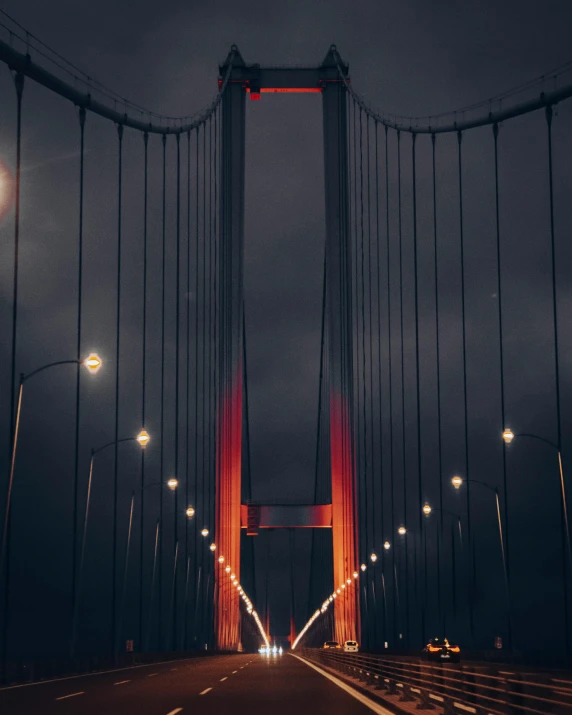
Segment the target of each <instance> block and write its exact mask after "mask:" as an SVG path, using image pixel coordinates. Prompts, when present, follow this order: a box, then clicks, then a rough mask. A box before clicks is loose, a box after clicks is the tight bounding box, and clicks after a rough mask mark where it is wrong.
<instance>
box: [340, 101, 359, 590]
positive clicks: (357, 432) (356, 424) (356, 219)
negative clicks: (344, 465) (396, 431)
mask: <svg viewBox="0 0 572 715" xmlns="http://www.w3.org/2000/svg"><path fill="white" fill-rule="evenodd" d="M356 107H357V104H356V102H355V100H354V102H353V126H352V129H353V150H354V151H353V160H354V161H353V163H354V265H355V268H354V269H353V270H355V291H354V301H355V314H356V317H357V315H358V309H359V292H358V284H359V281H358V276H359V273H358V238H357V237H358V209H357V205H358V203H357V201H358V199H357V187H358V180H357V122H356ZM353 327H354V326H353V325H352V328H353ZM353 343H354V338H353V336H352V344H353ZM354 365H355V366H356V377H355V380H356V383H357V384H356V386H355V387H356V389H355V397H354V399H355V418H354V419H355V426H356V436H357V439H356V443H355V450H356V457H355V459H354V463H355V469H356V481H357V485H358V508H359V513H360V514H361V512H362V492H361V489H360V473H361V468H360V467H361V449H360V448H359V447H360V445H359V444H358V440H359V434H360V422H361V420H360V411H359V397H360V391H359V370H357V366H358V365H359V323H358V321H357V320H356V321H355V362H354ZM360 524H361V519H360ZM362 532H363V529H362ZM366 553H367V546H366ZM335 585H336V586H337V585H338V584H335Z"/></svg>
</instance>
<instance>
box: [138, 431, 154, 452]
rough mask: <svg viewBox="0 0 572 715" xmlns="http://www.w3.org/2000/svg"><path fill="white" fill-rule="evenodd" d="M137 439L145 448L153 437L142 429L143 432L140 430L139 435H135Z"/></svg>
mask: <svg viewBox="0 0 572 715" xmlns="http://www.w3.org/2000/svg"><path fill="white" fill-rule="evenodd" d="M135 439H136V440H137V441H138V442H139V444H140V445H141V447H142V448H143V449H145V447H146V446H147V445H148V444H149V440H150V439H151V437H150V436H149V433H148V432H147V431H146V430H144V429H142V430H141V432H139V434H138V435H137V437H135Z"/></svg>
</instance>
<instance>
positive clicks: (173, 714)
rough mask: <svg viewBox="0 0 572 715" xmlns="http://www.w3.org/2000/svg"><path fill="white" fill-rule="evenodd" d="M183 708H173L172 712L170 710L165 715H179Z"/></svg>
mask: <svg viewBox="0 0 572 715" xmlns="http://www.w3.org/2000/svg"><path fill="white" fill-rule="evenodd" d="M182 709H183V708H175V709H174V710H171V712H170V713H167V715H177V713H180V712H181V710H182Z"/></svg>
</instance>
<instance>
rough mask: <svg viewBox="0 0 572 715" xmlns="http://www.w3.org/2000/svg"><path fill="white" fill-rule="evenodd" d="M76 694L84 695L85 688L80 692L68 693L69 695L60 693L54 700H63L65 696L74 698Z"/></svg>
mask: <svg viewBox="0 0 572 715" xmlns="http://www.w3.org/2000/svg"><path fill="white" fill-rule="evenodd" d="M76 695H85V690H82V691H81V692H80V693H70V694H69V695H62V696H61V697H59V698H56V700H65V699H66V698H75V697H76Z"/></svg>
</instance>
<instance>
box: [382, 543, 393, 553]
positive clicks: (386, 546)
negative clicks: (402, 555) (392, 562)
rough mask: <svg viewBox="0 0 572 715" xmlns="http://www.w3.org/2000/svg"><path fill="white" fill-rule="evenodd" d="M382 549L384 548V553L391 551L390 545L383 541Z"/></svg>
mask: <svg viewBox="0 0 572 715" xmlns="http://www.w3.org/2000/svg"><path fill="white" fill-rule="evenodd" d="M383 548H384V549H385V550H386V551H389V549H391V544H390V543H389V541H385V542H384V544H383Z"/></svg>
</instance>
